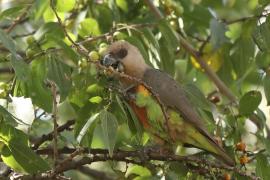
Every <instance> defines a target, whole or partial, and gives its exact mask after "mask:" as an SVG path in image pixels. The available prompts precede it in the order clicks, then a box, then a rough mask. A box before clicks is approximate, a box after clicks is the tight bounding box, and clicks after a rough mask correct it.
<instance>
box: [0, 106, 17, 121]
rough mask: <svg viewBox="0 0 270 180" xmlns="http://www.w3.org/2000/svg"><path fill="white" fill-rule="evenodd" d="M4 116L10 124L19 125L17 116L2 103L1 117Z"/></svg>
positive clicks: (0, 107)
mask: <svg viewBox="0 0 270 180" xmlns="http://www.w3.org/2000/svg"><path fill="white" fill-rule="evenodd" d="M1 116H2V117H3V119H4V121H5V123H7V124H10V125H14V126H15V125H17V124H18V123H17V122H16V118H15V117H14V116H13V115H12V114H10V113H9V112H8V111H7V110H6V109H5V108H4V107H3V106H1V105H0V117H1Z"/></svg>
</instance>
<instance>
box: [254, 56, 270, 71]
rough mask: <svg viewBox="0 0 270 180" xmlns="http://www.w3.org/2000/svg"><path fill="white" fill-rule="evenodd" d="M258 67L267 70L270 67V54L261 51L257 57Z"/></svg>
mask: <svg viewBox="0 0 270 180" xmlns="http://www.w3.org/2000/svg"><path fill="white" fill-rule="evenodd" d="M256 65H257V66H258V68H260V69H263V70H265V69H267V68H268V67H269V66H270V53H268V52H261V51H259V52H258V53H257V55H256Z"/></svg>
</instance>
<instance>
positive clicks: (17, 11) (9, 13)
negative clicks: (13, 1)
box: [0, 5, 25, 20]
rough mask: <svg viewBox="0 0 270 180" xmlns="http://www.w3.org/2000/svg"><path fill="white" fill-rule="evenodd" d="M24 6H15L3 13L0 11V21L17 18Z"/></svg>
mask: <svg viewBox="0 0 270 180" xmlns="http://www.w3.org/2000/svg"><path fill="white" fill-rule="evenodd" d="M24 7H25V6H23V5H19V6H15V7H12V8H9V9H6V10H4V11H2V12H1V13H0V20H1V19H3V18H7V17H9V18H14V17H17V15H19V14H20V13H21V10H22V9H23V8H24Z"/></svg>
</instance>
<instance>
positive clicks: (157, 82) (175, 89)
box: [142, 68, 234, 165]
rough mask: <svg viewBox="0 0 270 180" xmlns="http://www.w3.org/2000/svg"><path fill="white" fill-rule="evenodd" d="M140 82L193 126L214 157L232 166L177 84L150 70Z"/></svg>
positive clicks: (164, 75) (163, 74) (160, 72)
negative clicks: (206, 142) (216, 156)
mask: <svg viewBox="0 0 270 180" xmlns="http://www.w3.org/2000/svg"><path fill="white" fill-rule="evenodd" d="M142 80H143V81H144V82H145V83H146V84H147V85H148V86H150V87H151V88H152V89H151V90H152V91H153V92H154V93H155V94H156V95H158V96H159V98H160V100H161V102H162V103H163V104H164V105H165V106H166V107H169V108H172V109H174V110H176V111H178V112H179V113H180V115H181V116H182V117H183V119H184V120H185V121H186V122H188V123H190V124H191V125H193V126H194V127H195V129H197V131H198V132H200V133H201V135H203V136H204V137H205V138H206V139H207V140H208V142H209V143H210V144H211V146H212V147H213V148H214V149H215V152H214V151H213V152H214V153H215V154H216V155H218V156H219V157H220V158H222V159H223V160H225V162H227V163H228V164H230V165H234V161H233V160H232V159H231V158H230V157H229V156H228V155H227V154H226V152H225V151H224V150H223V149H222V148H221V147H220V146H219V145H218V144H217V142H216V141H215V140H214V139H213V137H212V136H211V135H210V134H209V133H208V131H207V130H206V128H205V126H204V124H203V121H202V119H201V118H200V116H199V115H198V113H197V111H196V110H195V109H194V108H193V107H192V105H191V103H190V101H189V100H188V99H187V95H186V93H185V91H184V90H183V88H182V87H181V86H180V84H179V83H177V82H176V81H175V80H174V79H173V78H172V77H170V76H169V75H168V74H167V73H165V72H162V71H160V70H157V69H152V68H149V69H147V70H146V71H145V73H144V76H143V79H142ZM205 150H207V149H205ZM208 150H209V149H208Z"/></svg>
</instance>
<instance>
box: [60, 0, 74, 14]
mask: <svg viewBox="0 0 270 180" xmlns="http://www.w3.org/2000/svg"><path fill="white" fill-rule="evenodd" d="M75 3H76V0H57V3H56V9H57V11H59V12H67V11H70V10H72V9H73V7H74V5H75Z"/></svg>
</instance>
